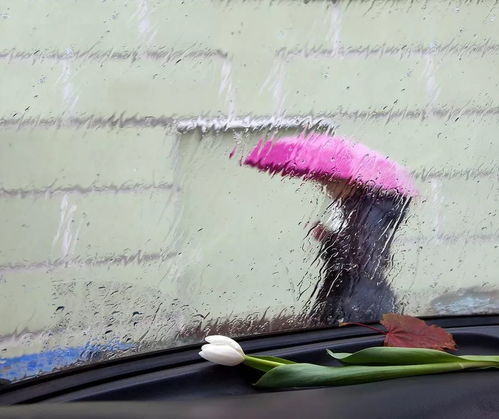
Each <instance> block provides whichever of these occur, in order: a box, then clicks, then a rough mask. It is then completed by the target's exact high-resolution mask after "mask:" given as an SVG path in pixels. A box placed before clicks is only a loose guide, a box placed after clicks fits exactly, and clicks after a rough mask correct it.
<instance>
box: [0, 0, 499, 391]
mask: <svg viewBox="0 0 499 419" xmlns="http://www.w3.org/2000/svg"><path fill="white" fill-rule="evenodd" d="M498 12H499V6H498V5H497V2H496V1H495V0H490V1H487V0H482V1H474V2H465V1H457V0H456V1H454V0H451V1H449V0H445V1H444V0H442V1H440V0H436V1H431V2H428V1H424V0H400V1H379V2H375V1H362V0H338V1H325V0H324V1H321V0H317V1H294V0H278V1H265V0H261V1H257V0H250V1H242V0H241V1H239V0H233V1H225V0H213V1H203V2H200V1H192V0H186V1H182V2H175V1H164V2H158V1H151V0H126V1H117V0H116V1H113V0H110V1H102V0H75V1H71V2H69V1H68V2H60V1H56V0H47V1H44V2H32V1H28V0H15V1H4V2H2V3H1V4H0V67H1V75H2V77H1V78H0V86H1V92H2V100H1V104H0V107H1V112H0V133H1V134H0V135H1V136H0V208H1V209H0V211H1V217H0V233H1V234H0V318H1V321H0V379H2V380H6V381H7V382H15V381H19V380H24V379H28V378H33V377H37V376H40V375H44V374H48V373H51V372H54V371H58V370H61V369H68V368H74V367H76V366H80V365H85V364H91V363H96V362H100V361H103V360H108V359H114V358H119V357H125V356H128V355H132V354H138V353H145V352H149V351H154V350H160V349H171V348H177V347H181V346H184V345H189V344H198V343H200V342H201V341H202V340H203V338H204V336H206V335H208V334H214V333H220V334H225V335H230V336H233V337H242V336H255V335H265V334H269V333H276V332H283V331H289V330H303V329H310V328H318V327H335V326H337V325H338V324H339V323H340V322H345V321H361V322H374V321H378V320H379V319H380V317H381V316H382V315H383V313H388V312H398V313H405V314H410V315H414V316H456V315H471V314H480V313H498V312H499V281H498V274H497V262H498V257H499V253H498V234H499V222H498V217H497V208H498V200H499V187H498V184H497V177H498V175H499V169H498V157H497V156H498V155H499V141H498V138H497V136H498V132H499V102H498V97H499V87H498V86H499V85H498V72H497V69H498V68H499V26H498V24H499V19H497V17H498V16H497V14H498Z"/></svg>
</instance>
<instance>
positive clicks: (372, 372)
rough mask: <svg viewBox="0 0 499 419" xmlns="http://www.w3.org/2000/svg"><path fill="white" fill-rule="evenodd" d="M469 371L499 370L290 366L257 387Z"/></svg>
mask: <svg viewBox="0 0 499 419" xmlns="http://www.w3.org/2000/svg"><path fill="white" fill-rule="evenodd" d="M468 368H479V369H482V368H499V365H498V364H497V362H495V361H474V362H471V361H470V362H466V363H463V362H443V363H432V364H419V365H397V366H358V365H355V366H345V367H325V366H320V365H313V364H288V365H281V366H278V367H275V368H273V369H271V370H270V371H268V372H267V373H266V374H264V375H263V376H262V377H261V378H260V380H258V382H257V383H256V384H255V385H256V386H257V387H265V388H289V387H313V386H340V385H350V384H362V383H369V382H373V381H381V380H389V379H393V378H401V377H410V376H416V375H426V374H438V373H444V372H451V371H461V370H464V369H468Z"/></svg>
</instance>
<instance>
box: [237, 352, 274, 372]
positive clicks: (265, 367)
mask: <svg viewBox="0 0 499 419" xmlns="http://www.w3.org/2000/svg"><path fill="white" fill-rule="evenodd" d="M243 363H244V364H245V365H247V366H248V367H251V368H255V369H257V370H260V371H264V372H267V371H270V370H271V369H272V368H275V367H279V366H281V365H284V364H282V363H280V362H275V361H269V360H267V359H261V358H255V357H254V356H250V355H244V362H243Z"/></svg>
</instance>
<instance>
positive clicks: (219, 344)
mask: <svg viewBox="0 0 499 419" xmlns="http://www.w3.org/2000/svg"><path fill="white" fill-rule="evenodd" d="M206 341H207V342H208V344H207V345H203V346H202V347H201V352H199V356H201V357H202V358H204V359H206V360H207V361H210V362H213V363H215V364H220V365H227V366H234V365H238V364H241V363H242V362H244V359H245V355H244V352H243V350H242V348H241V346H240V345H239V344H238V343H237V342H236V341H235V340H233V339H231V338H228V337H227V336H221V335H214V336H208V337H207V338H206Z"/></svg>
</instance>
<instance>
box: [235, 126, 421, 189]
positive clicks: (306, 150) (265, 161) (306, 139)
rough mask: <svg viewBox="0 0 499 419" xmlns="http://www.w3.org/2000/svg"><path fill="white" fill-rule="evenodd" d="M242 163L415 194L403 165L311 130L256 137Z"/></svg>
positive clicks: (349, 142) (343, 139)
mask: <svg viewBox="0 0 499 419" xmlns="http://www.w3.org/2000/svg"><path fill="white" fill-rule="evenodd" d="M244 164H247V165H249V166H252V167H256V168H258V169H260V170H262V171H266V172H269V173H272V174H274V173H280V174H281V175H282V176H301V177H303V178H305V179H316V180H320V181H331V180H335V179H341V180H346V181H348V182H350V183H358V184H361V185H365V186H370V187H372V188H379V189H381V190H385V191H396V192H398V193H401V194H403V195H406V196H415V195H417V189H416V187H415V185H414V182H413V180H412V178H411V176H410V174H409V173H408V171H407V170H406V169H405V168H404V167H402V166H400V165H399V164H397V163H395V162H394V161H391V160H390V159H388V158H387V157H384V156H383V155H381V154H380V153H378V152H376V151H373V150H370V149H369V148H368V147H366V146H365V145H363V144H360V143H355V142H352V141H349V140H347V139H345V138H341V137H337V136H334V137H332V136H329V135H323V134H315V133H313V134H309V135H307V136H305V135H303V134H302V135H299V136H293V137H284V138H279V139H277V140H274V139H270V140H268V141H266V142H264V141H263V140H260V141H259V142H258V144H257V145H256V146H255V148H254V149H253V150H252V151H251V153H250V154H249V155H248V157H246V159H245V161H244Z"/></svg>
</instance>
